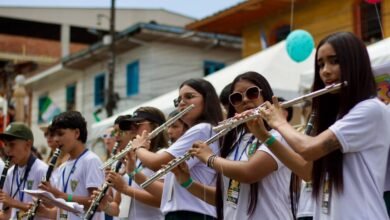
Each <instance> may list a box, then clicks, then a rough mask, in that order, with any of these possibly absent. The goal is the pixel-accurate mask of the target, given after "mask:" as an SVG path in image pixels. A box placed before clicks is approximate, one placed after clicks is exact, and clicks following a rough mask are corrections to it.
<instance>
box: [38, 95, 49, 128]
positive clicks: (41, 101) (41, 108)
mask: <svg viewBox="0 0 390 220" xmlns="http://www.w3.org/2000/svg"><path fill="white" fill-rule="evenodd" d="M48 98H49V97H48V96H47V95H41V96H39V98H38V123H43V122H44V120H43V118H42V114H43V113H44V111H45V108H46V107H45V102H46V100H47V99H48Z"/></svg>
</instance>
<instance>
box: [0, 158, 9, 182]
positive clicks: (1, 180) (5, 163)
mask: <svg viewBox="0 0 390 220" xmlns="http://www.w3.org/2000/svg"><path fill="white" fill-rule="evenodd" d="M10 165H11V157H7V158H6V159H5V161H4V168H3V172H2V173H1V177H0V189H1V190H3V187H4V183H5V179H6V178H7V173H8V169H9V167H10Z"/></svg>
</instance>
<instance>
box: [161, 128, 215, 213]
mask: <svg viewBox="0 0 390 220" xmlns="http://www.w3.org/2000/svg"><path fill="white" fill-rule="evenodd" d="M214 134H215V133H214V132H213V131H212V127H211V125H210V124H208V123H199V124H197V125H195V126H193V127H191V128H190V129H188V130H187V131H186V132H185V133H184V135H183V136H181V137H180V138H179V139H178V140H177V141H176V142H175V143H173V144H172V146H170V147H169V148H168V149H167V150H166V152H168V153H169V154H171V155H172V156H174V157H176V158H177V157H180V156H183V155H184V154H185V153H186V152H187V151H188V150H189V149H190V148H191V147H192V144H193V143H194V142H195V141H206V140H207V139H209V138H210V137H212V136H213V135H214ZM210 146H211V149H212V150H213V152H214V153H216V154H219V150H218V142H214V143H213V144H211V145H210ZM187 164H188V167H189V169H190V174H191V177H192V179H193V180H194V181H197V182H200V183H203V184H205V185H208V186H215V183H216V173H215V171H214V170H213V169H210V168H209V167H207V166H206V165H205V164H204V163H202V162H201V161H199V160H198V159H197V158H190V159H189V160H188V161H187ZM161 210H162V212H163V214H164V215H166V214H167V213H168V212H174V211H191V212H197V213H201V214H205V215H209V216H213V217H216V209H215V206H212V205H209V204H208V203H206V202H204V201H202V200H201V199H198V198H197V197H195V196H193V195H192V194H191V193H190V192H188V191H187V189H185V188H183V187H182V186H181V185H180V184H179V183H178V182H177V181H176V178H175V176H174V175H173V174H172V173H169V174H168V175H167V176H166V177H165V181H164V190H163V195H162V200H161Z"/></svg>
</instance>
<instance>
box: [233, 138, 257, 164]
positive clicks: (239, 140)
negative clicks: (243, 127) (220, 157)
mask: <svg viewBox="0 0 390 220" xmlns="http://www.w3.org/2000/svg"><path fill="white" fill-rule="evenodd" d="M244 135H245V134H242V135H241V136H240V138H239V139H238V142H237V143H236V151H235V153H234V160H237V155H238V149H239V148H240V143H241V139H242V137H243V136H244ZM254 139H255V136H254V135H252V136H251V138H250V139H249V141H248V142H247V143H246V145H245V148H244V150H243V151H242V152H241V155H240V157H239V158H238V160H241V157H242V155H243V154H244V153H245V152H246V149H247V148H248V146H249V145H251V144H252V142H253V140H254Z"/></svg>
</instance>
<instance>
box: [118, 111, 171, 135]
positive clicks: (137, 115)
mask: <svg viewBox="0 0 390 220" xmlns="http://www.w3.org/2000/svg"><path fill="white" fill-rule="evenodd" d="M144 120H147V121H150V122H154V123H156V124H158V125H162V124H163V123H164V122H165V118H162V117H161V116H160V115H157V114H152V113H150V112H146V111H142V110H136V111H135V112H134V114H133V116H132V117H131V118H128V119H123V120H121V121H120V122H119V128H120V129H121V130H124V131H126V130H130V129H131V125H132V124H133V123H135V122H139V121H144Z"/></svg>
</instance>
